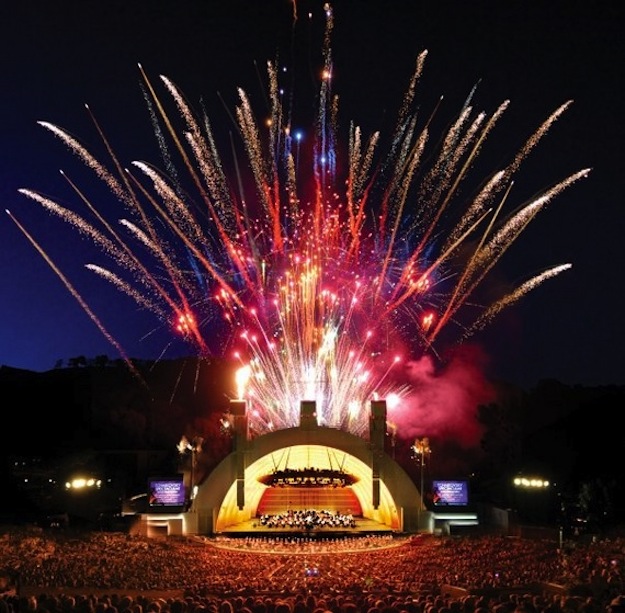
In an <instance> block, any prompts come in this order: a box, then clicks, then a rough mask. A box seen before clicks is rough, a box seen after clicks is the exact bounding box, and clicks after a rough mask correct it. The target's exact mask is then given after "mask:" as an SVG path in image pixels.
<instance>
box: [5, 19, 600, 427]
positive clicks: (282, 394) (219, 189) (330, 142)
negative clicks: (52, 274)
mask: <svg viewBox="0 0 625 613" xmlns="http://www.w3.org/2000/svg"><path fill="white" fill-rule="evenodd" d="M332 28H333V18H332V11H331V8H330V7H326V32H325V36H324V42H323V54H322V58H323V65H322V66H321V70H320V75H321V76H320V84H319V92H318V94H319V95H318V100H319V105H318V114H317V117H316V121H315V137H314V139H311V140H312V141H313V144H312V149H311V151H310V158H311V162H310V165H309V166H308V167H307V168H305V169H302V164H301V163H300V157H299V156H300V147H301V143H300V140H299V137H298V135H297V134H296V131H295V129H294V126H293V124H292V120H291V113H290V110H289V109H288V108H285V107H284V105H283V102H282V99H283V97H282V95H281V89H280V86H279V71H278V69H277V67H276V65H274V64H273V63H271V62H269V63H268V64H267V77H268V79H267V85H268V94H269V95H268V98H269V100H270V105H271V116H270V120H269V121H268V122H266V123H264V124H263V123H261V122H259V120H258V119H257V118H256V115H255V112H254V108H253V106H252V104H251V103H250V100H249V98H248V96H247V94H246V92H245V91H243V90H239V91H238V94H239V103H238V105H237V107H236V109H235V114H234V117H235V122H236V126H237V130H238V133H239V135H240V137H241V142H242V144H243V146H242V150H241V151H239V153H238V154H237V156H238V157H239V158H243V159H244V160H245V165H244V168H246V169H247V170H249V173H247V172H238V171H235V172H233V173H228V172H227V171H226V169H225V165H224V162H223V158H222V155H221V154H220V149H219V147H218V146H217V139H216V137H215V134H214V131H213V127H212V125H211V121H210V118H209V116H208V114H207V113H206V112H201V113H199V114H198V113H195V112H193V111H192V109H191V107H190V106H189V105H188V104H187V103H186V101H185V98H184V96H183V95H182V93H181V91H180V90H179V89H178V88H177V86H176V85H175V84H174V83H173V82H172V81H171V80H170V79H168V78H166V77H160V82H159V87H162V88H163V94H159V93H158V92H157V87H155V85H153V83H152V82H151V80H150V79H149V78H148V76H147V75H146V73H145V71H144V70H143V68H142V67H139V68H140V73H141V78H142V85H143V90H144V97H145V100H146V103H147V106H148V110H149V114H150V117H151V120H152V124H153V128H154V133H155V135H156V136H157V142H158V144H159V147H160V150H161V154H162V160H163V163H164V168H165V170H164V171H161V170H158V169H157V167H156V166H154V165H152V164H150V163H147V162H144V161H135V162H133V163H132V167H131V168H130V169H125V168H123V166H122V164H121V163H120V161H119V160H118V158H117V156H116V154H115V152H114V150H113V148H112V147H111V146H110V145H109V143H108V141H107V139H106V137H105V135H104V133H103V131H102V130H101V129H100V126H99V124H98V123H97V121H96V120H95V118H94V117H93V115H91V112H90V111H89V109H87V110H88V112H89V114H90V115H91V117H92V119H93V122H94V125H95V127H96V129H97V131H98V133H99V135H100V136H101V138H102V141H103V143H104V145H105V147H106V151H107V154H108V161H107V162H102V161H100V160H99V159H96V157H94V156H93V155H92V154H91V153H90V152H89V151H87V150H86V149H85V148H84V147H83V146H82V145H81V144H80V143H79V142H78V141H77V140H76V139H75V138H74V137H72V136H71V135H70V134H69V133H68V132H67V131H66V130H64V129H62V128H60V127H57V126H55V125H53V124H51V123H48V122H40V123H41V125H42V126H43V127H44V128H46V129H48V130H50V131H51V132H52V133H53V134H54V135H55V136H56V137H58V138H59V139H61V141H62V142H63V143H64V144H65V145H66V146H67V147H68V148H69V149H70V150H71V151H72V152H73V153H74V154H76V155H77V156H78V158H79V159H80V160H81V161H82V162H83V163H84V164H85V165H86V166H87V167H88V168H89V169H91V170H92V171H93V172H94V173H95V174H96V176H97V178H98V179H99V180H100V181H102V182H103V183H104V184H105V185H106V186H107V188H108V189H109V190H110V192H111V193H112V194H113V195H114V197H115V198H116V199H117V200H119V201H120V202H121V203H123V205H124V206H125V210H126V212H127V217H126V218H125V219H122V220H120V221H119V223H112V222H109V221H107V220H106V219H104V217H103V216H102V215H101V214H100V213H98V210H97V208H96V207H95V206H94V205H93V204H92V203H91V201H90V200H89V198H88V197H87V196H86V195H84V194H83V193H82V191H80V189H79V188H78V187H77V186H76V185H75V184H74V183H73V182H72V181H70V180H69V178H67V177H66V179H67V180H68V182H69V184H70V186H71V187H72V189H73V190H74V191H75V193H76V194H77V195H78V196H79V198H80V199H81V200H82V201H83V202H84V203H85V204H87V206H88V207H89V211H90V218H89V219H87V218H86V217H82V216H80V215H79V214H78V213H75V212H73V211H71V210H68V209H66V208H65V207H62V206H60V205H59V204H57V203H56V202H54V201H53V200H51V199H50V198H48V197H44V196H42V195H40V194H39V193H37V192H36V191H33V190H30V189H23V190H21V192H22V193H23V194H24V195H25V196H27V197H29V198H31V199H32V200H34V201H35V202H37V203H39V204H40V205H42V206H43V207H44V208H45V209H46V210H47V211H49V212H50V213H51V214H53V215H56V216H58V217H60V218H61V219H63V220H64V221H65V222H67V223H68V224H70V225H71V226H73V227H74V228H75V229H76V230H77V231H78V232H79V233H81V234H83V235H84V236H86V237H88V239H89V240H91V241H93V242H94V243H95V244H97V245H98V246H99V247H100V248H101V251H102V254H103V255H105V256H107V258H108V264H104V265H103V264H95V263H89V264H88V265H87V266H88V268H89V270H91V271H93V272H94V273H96V275H98V276H99V277H100V278H101V279H103V280H104V281H107V282H109V283H111V284H112V285H113V286H114V287H115V288H116V289H118V290H119V291H121V292H123V293H124V294H126V295H128V296H129V297H131V298H132V299H133V300H134V301H135V302H136V303H137V304H138V306H139V307H140V308H141V309H144V310H146V311H149V312H150V313H151V314H152V315H153V316H154V317H155V318H156V319H157V320H158V321H160V322H165V323H166V324H167V325H168V326H170V327H171V329H172V330H173V333H176V334H180V335H182V336H183V337H184V338H185V339H186V340H188V342H189V344H190V345H191V346H192V347H193V348H194V351H195V352H196V353H197V354H199V355H202V356H204V355H209V354H213V353H223V354H226V355H232V356H236V358H237V359H238V360H239V361H240V365H241V375H245V376H244V377H243V376H241V377H240V378H239V379H238V380H237V389H238V392H237V395H238V396H239V397H240V398H247V399H249V400H250V404H251V407H252V412H251V426H252V428H253V429H254V430H255V431H257V432H265V431H267V430H271V429H277V428H285V427H289V426H294V425H297V424H298V422H299V407H300V402H301V401H302V400H314V401H316V406H317V417H318V421H319V423H321V424H324V425H328V426H331V427H337V428H342V429H346V430H348V431H351V432H354V433H362V432H364V431H366V428H367V427H368V411H367V410H365V409H366V406H367V403H368V402H369V401H370V400H371V399H373V398H375V397H382V398H388V399H390V398H392V397H393V395H398V396H400V397H401V395H402V394H403V393H405V392H406V388H404V387H402V385H401V384H398V383H397V378H396V377H394V376H392V375H393V369H394V367H395V365H396V364H397V363H398V362H400V361H401V360H402V355H403V356H404V358H405V357H408V356H413V357H414V356H415V354H417V355H423V354H425V353H434V354H436V351H437V349H436V342H437V339H438V337H439V335H440V334H441V331H442V330H443V329H445V328H447V327H449V326H450V325H453V326H457V327H458V330H459V333H458V338H459V340H463V339H464V338H466V337H467V336H468V335H470V334H472V333H473V332H475V331H477V330H479V329H481V328H482V327H483V326H484V325H486V324H487V323H488V322H489V321H490V320H491V319H492V318H493V317H494V316H495V315H497V314H498V313H499V312H500V311H501V310H502V309H503V308H505V307H508V306H510V305H511V304H513V303H515V302H516V301H517V300H518V299H519V298H520V297H521V296H523V295H525V294H526V293H527V292H529V291H530V290H532V289H534V288H535V287H537V286H538V285H540V284H541V283H542V282H543V281H545V280H546V279H549V278H552V277H554V276H556V275H557V274H559V273H560V272H562V271H564V270H566V269H567V268H569V267H570V265H569V264H563V265H559V266H554V267H552V268H550V269H549V270H548V271H546V272H542V273H540V274H539V275H537V276H536V277H534V278H532V279H529V280H527V281H524V282H523V283H522V285H520V287H518V288H517V289H514V290H512V291H511V292H509V293H507V294H506V295H504V296H501V297H499V298H498V299H496V300H495V301H494V302H491V303H489V304H482V305H481V306H480V307H479V309H477V310H476V309H475V304H478V303H479V300H478V299H477V291H478V288H479V287H480V285H482V284H483V282H484V279H485V277H486V275H487V274H488V272H489V271H490V270H491V269H492V268H493V266H495V265H496V264H497V262H498V260H499V259H500V258H501V257H502V255H503V254H504V253H505V252H506V250H507V249H508V248H509V247H510V246H511V245H512V244H513V243H514V241H515V240H516V239H517V238H518V236H519V235H520V234H521V233H522V231H523V230H524V229H525V228H526V226H527V225H528V224H529V223H530V221H532V220H533V219H534V218H535V217H536V215H537V214H538V213H539V212H540V210H541V209H543V208H544V207H545V206H546V205H547V204H548V203H549V202H550V201H551V200H552V199H553V198H554V197H555V196H557V195H558V194H559V193H561V192H562V191H563V190H564V189H566V188H567V187H569V186H570V185H571V184H573V183H574V182H576V181H577V180H579V179H581V178H582V177H585V176H586V175H587V174H588V172H589V171H588V170H582V171H579V172H577V173H575V174H572V175H571V176H569V177H567V178H565V179H564V180H562V181H559V182H557V183H555V184H554V185H553V186H551V187H549V188H548V189H546V190H545V191H544V192H543V193H542V194H540V195H539V196H537V197H536V198H534V199H532V200H531V201H529V202H526V203H523V204H522V205H521V206H517V207H516V209H515V212H514V213H513V214H509V215H506V213H505V210H504V209H505V205H506V202H507V200H508V199H509V196H510V191H511V187H512V183H513V180H514V177H515V175H516V174H517V172H518V171H519V169H520V167H521V165H522V163H523V161H524V159H525V158H526V156H527V155H529V153H530V152H531V151H532V150H533V149H534V147H535V146H536V145H537V144H538V142H539V141H540V139H541V138H542V137H543V136H544V135H545V134H546V132H547V131H548V129H549V128H550V127H551V126H552V125H553V123H554V122H555V121H556V120H557V119H558V118H559V117H560V115H561V114H562V113H563V112H564V111H565V110H566V108H567V107H568V105H569V104H570V103H566V104H564V105H562V106H561V107H560V108H558V109H557V110H556V111H555V112H554V113H552V114H551V115H550V116H549V117H548V118H547V120H546V121H545V122H544V123H543V124H542V125H540V126H539V127H538V129H537V130H536V131H535V132H534V133H533V134H531V135H530V137H529V139H528V140H527V142H526V143H525V145H524V146H522V147H521V149H520V150H519V152H518V153H517V154H516V155H515V156H514V158H513V159H512V160H511V162H510V163H509V165H507V166H505V167H503V168H499V169H497V170H495V171H493V172H492V174H490V175H489V176H486V177H483V178H481V179H480V182H479V185H481V187H479V188H478V189H477V190H475V194H474V195H473V196H472V197H470V198H467V197H466V196H463V197H462V198H461V197H460V188H461V186H463V187H464V186H465V184H466V183H467V180H468V178H469V176H470V175H471V169H472V167H473V166H474V162H475V160H476V158H477V157H478V156H479V153H480V150H481V149H482V147H483V145H484V143H485V141H486V140H487V138H489V137H490V136H491V134H492V132H493V131H494V129H495V127H496V124H497V122H498V121H499V120H500V118H501V117H502V115H503V114H504V112H505V110H506V109H507V107H508V103H507V102H504V103H503V104H501V105H500V106H499V107H498V108H497V109H496V110H495V112H494V113H493V114H492V115H488V114H487V113H485V112H476V111H475V109H474V107H473V105H472V99H473V93H474V92H471V95H470V96H469V98H468V99H467V101H466V103H465V104H464V105H463V107H462V109H461V111H460V113H459V114H458V116H457V117H456V119H455V120H454V121H453V122H452V123H451V126H450V128H449V129H448V131H447V132H446V133H445V134H444V135H443V138H442V139H440V144H439V145H437V146H435V147H433V148H432V149H430V148H429V147H428V145H429V142H430V133H429V130H430V121H429V120H426V121H425V122H422V121H420V117H419V115H418V114H417V112H416V103H415V101H416V95H417V91H418V85H419V82H420V79H421V76H422V72H423V70H424V66H425V61H426V57H427V52H423V53H421V54H420V55H419V56H418V58H417V60H416V65H415V70H414V73H413V75H412V77H411V79H410V80H409V84H408V87H407V90H406V94H405V96H404V98H403V100H402V104H401V106H400V110H399V113H398V117H397V122H396V126H395V130H394V132H393V134H392V138H391V139H390V141H389V142H390V143H391V144H390V147H389V148H388V150H387V151H386V152H385V153H383V152H381V151H380V140H381V139H380V134H379V133H377V132H376V133H373V134H372V135H370V136H369V137H365V136H364V135H363V133H362V130H361V129H360V128H359V127H358V126H357V125H354V124H352V125H351V126H350V127H349V131H348V138H347V139H344V141H341V140H340V139H339V138H338V134H339V130H338V103H337V97H336V96H334V95H333V93H332V70H333V63H332V53H331V45H330V39H331V33H332ZM165 99H167V100H170V102H171V103H172V110H168V108H167V105H166V104H165V103H164V101H163V100H165ZM179 126H182V127H179ZM341 142H344V143H345V148H346V149H347V151H343V152H342V151H341V150H340V143H341ZM341 156H343V157H341ZM341 159H344V160H345V162H346V164H345V167H346V171H345V172H344V173H341V172H339V171H338V168H339V167H340V166H341V165H340V164H339V163H338V161H339V160H341ZM426 160H428V161H427V162H426ZM236 167H237V168H238V161H237V166H236ZM248 175H249V179H250V180H249V181H248ZM64 176H66V175H64ZM252 185H253V187H252ZM12 218H13V216H12ZM16 223H17V221H16ZM18 227H20V229H22V226H21V225H20V224H18ZM22 231H24V232H25V230H22ZM25 233H26V232H25ZM27 236H28V237H29V238H30V239H31V241H32V242H33V244H35V246H36V247H37V248H38V249H39V250H40V251H41V252H42V254H43V253H44V252H43V250H41V249H40V248H39V247H38V245H37V244H36V243H35V242H34V239H32V237H30V235H28V234H27ZM44 257H46V259H48V258H47V256H45V255H44ZM54 268H55V270H56V267H54ZM57 274H59V275H60V271H57ZM62 278H63V280H64V282H65V283H66V285H68V287H69V288H70V291H72V293H75V290H73V288H72V286H71V284H69V282H68V281H67V280H66V279H65V278H64V277H62ZM75 295H76V293H75ZM79 298H80V297H79ZM80 302H81V305H82V306H83V308H85V311H86V312H87V314H88V315H90V317H92V319H94V321H96V323H97V324H98V326H99V327H100V328H101V329H102V330H103V331H104V332H105V334H106V335H107V336H110V335H108V332H106V330H105V329H104V328H103V326H102V324H101V323H100V322H99V320H97V318H96V317H95V315H94V314H93V313H92V312H91V310H90V309H89V308H88V307H87V306H86V303H84V302H83V299H82V298H80ZM465 311H466V312H465ZM460 322H464V323H463V324H462V325H461V324H460ZM115 346H116V347H118V346H117V344H115ZM224 348H225V349H224Z"/></svg>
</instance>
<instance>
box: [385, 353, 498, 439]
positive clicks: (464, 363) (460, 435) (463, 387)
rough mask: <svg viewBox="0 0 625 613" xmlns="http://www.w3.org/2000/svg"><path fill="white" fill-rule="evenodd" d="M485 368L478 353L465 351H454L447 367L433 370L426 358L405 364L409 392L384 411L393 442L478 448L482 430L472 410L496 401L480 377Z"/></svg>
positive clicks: (489, 385)
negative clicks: (392, 430) (398, 439)
mask: <svg viewBox="0 0 625 613" xmlns="http://www.w3.org/2000/svg"><path fill="white" fill-rule="evenodd" d="M485 364H486V356H485V355H484V353H483V351H482V350H481V349H480V348H478V347H475V346H465V345H463V346H461V347H459V348H456V349H455V350H454V353H453V356H451V359H450V360H449V361H448V363H447V364H446V365H445V366H443V367H439V368H438V369H437V368H436V366H435V365H434V362H433V360H432V358H430V357H423V358H421V359H420V360H418V361H413V362H409V363H408V364H407V365H406V370H405V376H406V378H407V381H406V382H407V383H408V384H409V385H410V387H411V388H412V391H411V393H410V395H409V396H408V397H407V398H405V399H403V400H402V402H401V403H400V404H399V405H398V406H397V407H394V408H393V409H392V410H389V419H390V421H392V422H393V423H394V424H396V426H397V433H398V436H401V438H402V439H414V438H417V437H423V436H427V437H428V438H430V440H432V439H438V440H439V441H444V442H445V443H454V444H455V446H458V447H460V448H462V449H471V448H475V447H479V443H480V438H481V436H482V427H481V425H480V424H479V423H478V420H477V408H478V406H479V405H482V404H488V403H490V402H494V401H495V398H496V394H495V390H494V388H493V386H492V385H491V384H490V383H489V382H488V381H487V379H486V378H485V376H484V374H483V371H484V366H485Z"/></svg>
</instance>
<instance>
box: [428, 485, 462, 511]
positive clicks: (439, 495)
mask: <svg viewBox="0 0 625 613" xmlns="http://www.w3.org/2000/svg"><path fill="white" fill-rule="evenodd" d="M432 502H433V503H434V506H437V507H445V506H450V507H463V506H466V505H468V504H469V484H468V483H467V482H466V481H434V482H433V483H432Z"/></svg>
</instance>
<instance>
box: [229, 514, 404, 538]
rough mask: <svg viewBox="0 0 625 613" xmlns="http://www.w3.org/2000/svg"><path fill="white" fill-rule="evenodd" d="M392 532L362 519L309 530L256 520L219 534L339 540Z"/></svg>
mask: <svg viewBox="0 0 625 613" xmlns="http://www.w3.org/2000/svg"><path fill="white" fill-rule="evenodd" d="M393 533H394V531H393V529H392V528H390V527H389V526H387V525H385V524H382V523H380V522H377V521H375V520H373V519H367V518H364V517H357V518H356V525H355V526H354V527H353V528H345V527H329V526H324V527H314V528H311V529H310V530H305V529H303V528H299V527H294V528H289V527H282V526H280V527H272V528H268V527H266V526H262V525H261V524H260V521H259V520H258V518H256V519H252V520H249V521H244V522H241V523H239V524H233V525H231V526H228V527H227V528H225V529H224V530H222V531H221V532H220V534H222V535H224V536H230V537H246V536H275V537H284V536H305V537H307V538H315V539H324V538H341V537H344V536H364V535H367V534H372V535H373V534H376V535H390V534H393Z"/></svg>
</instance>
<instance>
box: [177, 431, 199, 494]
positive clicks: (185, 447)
mask: <svg viewBox="0 0 625 613" xmlns="http://www.w3.org/2000/svg"><path fill="white" fill-rule="evenodd" d="M203 442H204V439H203V438H202V437H201V436H196V437H194V438H192V439H191V440H189V439H188V438H187V437H186V436H183V437H182V438H181V439H180V442H179V443H178V445H177V447H178V451H179V452H180V455H185V454H187V453H190V454H191V471H190V472H191V474H190V480H189V490H190V492H189V498H190V500H191V502H192V501H193V499H194V498H195V473H196V468H197V454H198V453H199V452H200V451H202V443H203Z"/></svg>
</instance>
